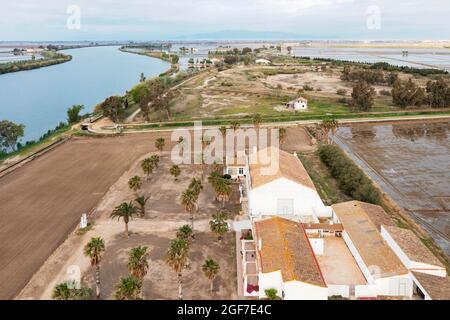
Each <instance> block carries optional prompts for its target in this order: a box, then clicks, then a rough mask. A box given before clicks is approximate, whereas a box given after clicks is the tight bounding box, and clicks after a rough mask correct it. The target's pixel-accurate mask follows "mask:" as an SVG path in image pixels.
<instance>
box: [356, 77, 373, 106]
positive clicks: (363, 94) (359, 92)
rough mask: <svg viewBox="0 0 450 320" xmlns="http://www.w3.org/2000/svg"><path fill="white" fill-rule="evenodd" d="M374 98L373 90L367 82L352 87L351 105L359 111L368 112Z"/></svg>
mask: <svg viewBox="0 0 450 320" xmlns="http://www.w3.org/2000/svg"><path fill="white" fill-rule="evenodd" d="M374 97H375V89H374V88H373V87H372V86H370V85H369V84H368V83H367V82H365V81H360V82H358V83H357V84H356V85H355V86H354V87H353V92H352V101H351V105H352V107H353V108H354V109H356V110H359V111H370V110H371V109H372V107H373V98H374Z"/></svg>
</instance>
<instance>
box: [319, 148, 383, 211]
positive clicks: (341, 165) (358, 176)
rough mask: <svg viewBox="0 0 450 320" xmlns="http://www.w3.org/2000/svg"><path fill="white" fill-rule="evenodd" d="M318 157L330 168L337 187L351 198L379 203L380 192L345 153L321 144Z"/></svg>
mask: <svg viewBox="0 0 450 320" xmlns="http://www.w3.org/2000/svg"><path fill="white" fill-rule="evenodd" d="M318 152H319V156H320V159H321V160H322V161H323V162H324V163H325V164H326V165H327V166H328V167H329V168H330V172H331V175H332V176H333V177H334V178H336V180H337V181H338V183H339V187H340V188H341V189H342V190H343V191H344V192H345V193H346V194H347V195H349V196H351V197H352V198H353V199H356V200H360V201H364V202H369V203H373V204H379V203H380V200H381V195H380V192H379V191H378V189H377V188H375V186H374V185H373V183H372V181H370V179H369V178H368V177H367V176H366V175H365V174H364V172H363V171H362V170H361V169H360V168H359V167H358V166H357V165H356V164H354V162H353V161H352V160H351V159H350V158H348V157H347V155H345V153H344V152H343V151H342V150H341V149H340V148H339V147H337V146H335V145H321V146H320V147H319V151H318Z"/></svg>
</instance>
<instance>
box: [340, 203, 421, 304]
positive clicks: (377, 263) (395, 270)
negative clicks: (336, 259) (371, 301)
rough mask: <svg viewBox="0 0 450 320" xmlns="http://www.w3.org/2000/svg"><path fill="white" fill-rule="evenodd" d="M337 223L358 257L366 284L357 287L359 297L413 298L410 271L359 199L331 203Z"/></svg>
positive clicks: (350, 248)
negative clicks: (384, 237)
mask: <svg viewBox="0 0 450 320" xmlns="http://www.w3.org/2000/svg"><path fill="white" fill-rule="evenodd" d="M332 208H333V219H334V222H335V223H341V224H342V226H343V228H344V231H343V232H342V237H343V239H344V240H345V243H346V244H347V247H348V248H349V250H350V252H351V253H352V255H353V257H354V258H355V260H356V263H357V264H358V266H359V268H360V269H361V272H362V273H363V275H364V277H365V278H366V280H367V283H368V284H367V285H359V286H355V296H356V297H377V296H402V297H412V295H413V281H412V279H411V277H410V275H409V271H408V270H407V269H406V267H405V266H404V265H403V264H402V262H401V261H400V259H399V258H398V257H397V255H396V254H395V253H394V252H393V251H392V250H391V248H390V247H389V245H388V244H387V243H386V241H385V240H384V239H383V237H382V236H381V234H380V232H379V229H378V228H377V226H376V225H375V224H374V223H373V222H372V221H371V219H370V216H369V214H368V213H367V212H366V209H367V208H368V207H366V206H364V204H363V203H361V202H358V201H351V202H345V203H340V204H336V205H333V206H332Z"/></svg>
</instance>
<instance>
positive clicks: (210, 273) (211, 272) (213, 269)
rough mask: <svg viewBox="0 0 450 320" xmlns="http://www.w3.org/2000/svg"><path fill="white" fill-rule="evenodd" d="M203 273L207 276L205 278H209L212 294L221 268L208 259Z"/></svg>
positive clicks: (203, 267)
mask: <svg viewBox="0 0 450 320" xmlns="http://www.w3.org/2000/svg"><path fill="white" fill-rule="evenodd" d="M202 271H203V274H204V275H205V277H207V278H208V280H209V281H211V286H210V289H209V290H210V292H211V293H212V292H213V291H214V279H215V278H216V277H217V275H218V274H219V271H220V266H219V264H218V263H217V262H216V261H214V260H213V259H208V260H206V261H205V263H204V264H203V266H202Z"/></svg>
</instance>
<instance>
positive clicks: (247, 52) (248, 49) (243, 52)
mask: <svg viewBox="0 0 450 320" xmlns="http://www.w3.org/2000/svg"><path fill="white" fill-rule="evenodd" d="M252 51H253V50H252V48H248V47H245V48H243V49H242V54H243V55H246V54H249V53H252Z"/></svg>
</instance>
